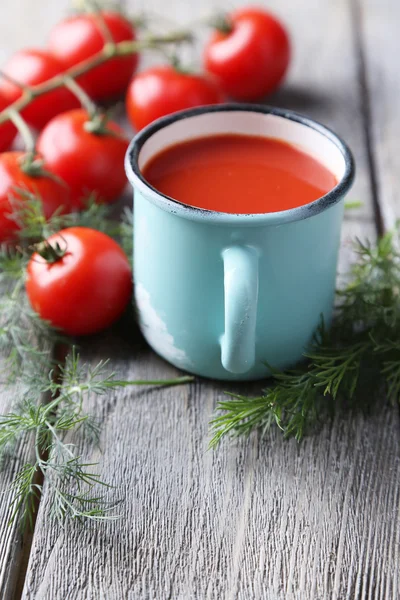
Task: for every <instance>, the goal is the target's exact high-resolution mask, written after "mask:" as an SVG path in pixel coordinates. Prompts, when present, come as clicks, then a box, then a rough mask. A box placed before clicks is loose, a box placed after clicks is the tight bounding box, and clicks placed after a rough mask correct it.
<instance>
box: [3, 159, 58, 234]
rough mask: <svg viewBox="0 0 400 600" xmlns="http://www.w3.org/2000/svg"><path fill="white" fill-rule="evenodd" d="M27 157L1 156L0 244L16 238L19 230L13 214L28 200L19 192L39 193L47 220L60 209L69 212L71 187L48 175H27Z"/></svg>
mask: <svg viewBox="0 0 400 600" xmlns="http://www.w3.org/2000/svg"><path fill="white" fill-rule="evenodd" d="M24 157H25V154H24V153H23V152H3V153H2V154H0V242H4V241H8V240H11V239H13V237H14V236H15V232H16V231H17V230H18V229H19V227H18V224H17V223H16V222H15V220H13V219H12V215H13V214H14V213H15V211H16V210H18V208H19V206H20V205H21V202H24V201H26V199H25V198H24V195H23V192H19V191H18V190H26V191H28V192H32V193H34V194H36V195H37V196H38V198H39V199H40V200H41V201H42V204H43V212H44V215H45V216H46V218H49V217H50V216H51V215H52V214H53V213H54V212H55V211H56V210H60V211H63V212H66V211H68V210H69V192H68V188H67V186H66V185H64V184H63V183H62V182H59V181H56V180H54V179H52V178H51V177H49V176H47V175H45V174H39V175H36V176H34V175H29V174H27V173H25V172H24V171H23V169H22V167H21V164H22V161H23V159H24Z"/></svg>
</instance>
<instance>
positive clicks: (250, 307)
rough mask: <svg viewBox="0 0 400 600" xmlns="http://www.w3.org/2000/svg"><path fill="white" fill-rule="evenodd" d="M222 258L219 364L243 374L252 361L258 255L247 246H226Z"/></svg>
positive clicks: (253, 360) (253, 354) (251, 364)
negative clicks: (222, 313) (222, 317)
mask: <svg viewBox="0 0 400 600" xmlns="http://www.w3.org/2000/svg"><path fill="white" fill-rule="evenodd" d="M222 258H223V261H224V290H225V333H224V334H223V335H222V337H221V362H222V366H223V367H224V368H225V369H226V370H227V371H229V372H230V373H246V372H247V371H249V370H250V369H251V367H252V366H253V365H254V363H255V351H256V317H257V301H258V254H257V251H256V250H255V248H251V247H250V246H238V245H235V246H230V247H229V248H225V250H223V252H222Z"/></svg>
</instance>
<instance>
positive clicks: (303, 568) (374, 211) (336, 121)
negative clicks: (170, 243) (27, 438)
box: [0, 0, 400, 600]
mask: <svg viewBox="0 0 400 600" xmlns="http://www.w3.org/2000/svg"><path fill="white" fill-rule="evenodd" d="M260 3H261V4H262V3H264V4H265V6H268V7H270V8H271V9H273V10H274V11H275V12H276V13H277V14H278V15H280V16H281V17H282V18H283V19H284V21H285V22H286V23H287V24H288V26H289V27H290V29H291V32H292V36H293V65H292V69H291V71H290V75H289V77H288V81H287V84H286V85H285V87H284V88H283V89H282V90H281V91H280V92H279V93H277V94H276V95H275V96H274V97H273V98H271V99H270V103H272V104H274V105H278V106H284V107H290V108H292V109H295V110H298V111H300V112H304V113H306V114H308V115H310V116H312V117H315V118H316V119H319V120H321V121H322V122H324V123H326V124H327V125H329V126H331V127H333V128H334V129H335V130H336V131H337V132H338V133H339V134H341V135H343V137H344V138H345V139H346V140H347V141H348V143H349V144H350V146H351V147H352V149H353V151H354V154H355V157H356V160H357V180H356V184H355V186H354V189H353V192H352V194H351V197H352V198H353V199H359V200H361V201H362V202H363V207H362V209H358V210H357V211H350V212H348V213H347V214H346V219H345V223H344V227H343V243H342V252H341V264H340V269H341V271H342V272H343V271H345V270H346V267H347V265H348V263H349V260H350V259H351V255H352V249H351V244H350V243H349V240H350V239H351V238H353V237H354V236H355V235H358V236H360V237H362V238H365V237H369V238H373V237H374V236H375V235H376V233H377V231H379V230H383V229H385V228H390V227H392V226H393V224H394V221H395V219H396V216H397V217H400V200H399V199H398V198H397V190H396V187H397V186H399V185H400V152H399V139H400V109H399V99H400V76H399V68H398V60H397V58H398V56H399V55H400V35H399V31H398V27H399V23H400V5H399V3H397V2H395V0H335V1H333V0H303V1H302V2H290V3H289V2H286V3H282V2H280V1H279V0H268V2H267V0H263V2H260ZM4 4H5V5H4V6H3V7H2V18H1V22H0V40H1V42H0V46H1V51H0V59H4V58H5V57H6V56H7V55H8V54H9V53H11V52H12V51H13V50H15V49H17V48H19V47H22V46H29V45H39V44H42V43H44V40H45V38H46V35H47V32H48V31H49V29H50V26H51V25H52V24H53V23H54V22H56V21H57V20H58V19H59V18H60V17H61V15H62V14H64V11H65V9H66V6H67V4H68V1H67V0H58V1H57V2H55V1H54V0H42V1H41V2H32V1H31V0H14V1H13V2H7V3H4ZM228 4H229V7H231V6H233V5H239V4H240V1H239V0H238V1H236V0H235V1H232V2H229V3H228V2H226V3H225V2H224V0H215V1H213V0H203V2H196V1H195V0H169V1H168V2H165V3H164V2H163V1H162V0H146V1H145V0H141V2H139V1H136V2H133V1H132V5H131V6H132V7H135V10H136V11H140V10H150V11H157V12H161V13H162V14H164V15H167V16H168V17H170V18H173V19H176V20H177V21H178V22H181V23H185V22H188V21H191V20H195V19H197V18H199V17H201V16H204V15H206V14H208V13H209V12H211V11H212V10H213V9H216V8H219V9H222V8H228ZM83 355H84V358H85V359H86V360H87V361H89V362H90V363H95V362H97V361H98V360H99V359H100V358H105V357H108V356H111V357H112V364H111V366H112V368H114V369H115V370H116V371H117V372H118V374H119V375H120V376H121V377H124V378H137V377H141V378H146V377H149V378H156V377H169V376H173V375H175V374H176V370H175V369H174V368H172V367H170V366H169V365H168V364H166V363H165V362H163V361H162V360H161V359H158V358H157V357H156V356H155V355H154V354H153V353H152V352H151V351H150V350H149V349H148V348H147V347H146V346H145V344H144V343H143V342H142V340H141V339H140V337H139V335H138V334H137V332H134V333H132V335H125V336H121V335H120V334H118V332H114V333H113V334H110V333H105V334H104V335H102V336H98V337H96V338H95V339H94V340H93V339H92V340H91V341H90V343H86V344H84V345H83ZM225 387H226V386H224V385H221V384H216V383H213V382H205V381H202V382H200V381H198V382H196V383H194V384H192V385H190V386H184V387H180V388H171V389H162V390H156V389H146V390H143V389H140V390H139V389H135V388H130V389H122V390H120V391H118V392H113V393H111V394H110V395H109V396H107V397H103V398H100V399H98V398H97V399H96V398H88V399H87V401H86V405H87V406H86V408H87V410H88V411H90V412H94V413H95V414H96V415H97V416H98V417H99V418H100V419H101V421H102V423H103V433H102V437H101V447H102V449H103V454H102V455H101V456H100V454H99V451H98V450H93V448H91V447H90V446H89V445H87V446H86V445H85V443H84V442H82V441H81V442H79V443H80V445H81V449H82V452H83V454H84V455H85V456H87V457H88V459H89V460H90V461H97V460H100V462H101V475H102V476H103V477H104V478H105V479H107V480H111V482H112V483H113V484H114V485H115V486H116V489H115V490H114V492H113V494H114V499H117V498H122V500H123V502H122V504H121V505H120V507H119V512H120V514H121V517H122V518H121V519H120V520H118V521H116V522H111V523H103V524H91V525H88V526H81V525H79V524H78V523H75V522H67V523H66V524H65V527H64V528H62V527H60V526H59V525H57V524H56V523H55V522H54V521H51V520H50V518H49V497H48V491H47V489H46V487H45V489H44V494H43V496H42V498H41V501H40V507H39V512H38V518H37V522H36V528H35V531H34V534H33V536H25V537H24V538H22V537H21V536H20V534H19V531H18V529H17V528H16V527H13V528H10V527H8V526H7V524H6V523H7V519H8V516H9V502H10V496H9V495H8V494H7V493H5V494H3V495H0V590H1V591H0V594H2V596H1V597H2V598H4V599H5V600H8V599H11V598H13V597H16V598H19V597H21V594H22V597H23V598H25V599H28V598H29V599H33V598H34V599H37V600H67V599H68V600H76V599H79V600H122V599H130V600H141V599H143V600H144V599H151V600H167V599H172V600H190V599H206V598H207V599H218V600H219V599H241V600H244V599H252V598H255V599H264V598H265V599H267V600H291V599H293V600H294V599H296V600H323V599H324V600H325V599H337V600H344V599H348V600H355V599H356V600H361V599H365V600H367V599H368V600H384V599H385V600H387V599H389V598H390V599H393V600H397V599H398V598H399V597H400V570H399V564H398V562H399V552H400V546H399V543H400V520H399V494H400V485H399V477H400V463H399V456H400V452H399V450H400V448H399V441H400V421H399V411H398V409H397V408H390V407H387V406H386V405H385V404H384V399H383V398H382V406H381V407H380V408H379V411H378V410H377V411H376V414H373V415H370V416H369V417H365V416H362V415H355V416H353V417H349V416H346V417H344V416H340V415H337V416H336V417H335V418H334V419H333V420H332V421H331V422H329V423H327V424H326V425H325V427H324V428H323V429H322V431H321V432H320V433H319V434H318V435H315V436H314V437H310V438H308V439H306V440H305V441H304V442H303V443H302V444H301V445H298V444H297V443H296V442H295V441H293V440H292V441H283V440H282V439H281V437H280V435H279V433H277V432H276V431H274V432H272V433H271V435H270V436H268V438H267V439H264V440H260V439H259V437H258V436H257V435H253V436H252V437H251V438H250V439H249V440H248V441H244V440H239V441H236V442H225V443H223V444H222V446H221V447H220V448H219V449H218V450H217V451H215V452H211V451H207V444H208V439H209V437H208V421H209V419H210V417H211V415H212V413H213V409H214V407H215V403H216V401H217V400H218V399H221V398H222V397H223V391H224V389H225ZM242 389H243V391H244V392H245V391H246V389H247V390H248V389H249V386H247V388H246V386H243V388H242ZM252 389H253V390H254V387H253V388H252ZM14 392H15V390H14V391H13V390H11V391H10V390H9V391H7V392H5V391H1V395H0V412H2V413H4V412H7V411H8V410H9V408H10V406H11V403H12V401H13V397H14ZM30 452H31V448H30V447H29V445H28V446H25V447H20V448H19V449H18V455H17V457H16V458H15V460H13V461H11V462H10V463H9V464H8V465H7V468H6V471H5V472H4V473H2V474H1V475H0V477H1V479H0V487H1V489H5V488H6V486H7V484H8V483H9V482H10V481H11V479H12V477H13V475H14V474H15V473H16V471H17V470H18V468H19V466H20V465H21V462H22V461H23V460H25V459H26V457H28V456H29V454H30ZM113 494H111V495H113ZM13 590H16V592H15V595H14V591H13Z"/></svg>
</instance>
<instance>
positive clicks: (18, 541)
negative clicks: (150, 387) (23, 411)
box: [0, 0, 68, 600]
mask: <svg viewBox="0 0 400 600" xmlns="http://www.w3.org/2000/svg"><path fill="white" fill-rule="evenodd" d="M67 5H68V2H67V0H59V2H57V3H52V2H46V3H41V4H40V6H38V5H35V3H31V2H25V1H22V0H20V1H17V2H12V3H6V4H5V5H4V6H3V7H2V18H1V22H0V38H1V44H0V64H1V63H3V62H4V61H5V60H6V58H7V57H8V56H9V55H10V54H11V53H12V52H14V51H15V50H17V49H19V48H22V47H26V46H31V47H32V46H39V45H41V46H43V44H44V41H45V39H46V36H47V34H48V31H49V29H50V27H51V26H52V24H53V23H55V22H56V20H57V19H59V18H60V15H61V14H62V12H63V10H65V9H66V7H67ZM3 367H4V364H2V361H1V359H0V369H2V368H3ZM19 390H20V388H19V387H18V386H14V387H9V388H6V389H5V388H4V387H3V386H2V387H0V414H6V413H7V412H9V411H10V410H12V408H13V406H14V404H15V400H16V398H17V397H18V393H19ZM31 456H32V445H31V444H30V443H28V442H25V443H21V444H19V445H18V446H17V448H16V451H15V456H13V457H11V458H10V459H9V460H7V464H6V465H5V468H4V470H2V471H0V598H2V599H3V598H4V600H9V599H10V598H12V597H13V594H14V590H15V587H16V586H18V583H19V582H18V579H19V576H20V573H21V569H22V570H23V565H24V562H25V560H26V561H27V557H26V552H29V546H30V541H31V539H30V535H25V537H23V536H22V535H21V532H20V529H19V525H18V522H15V524H14V525H13V526H9V524H8V521H9V519H10V517H11V514H12V510H11V502H12V500H13V493H12V492H11V491H9V488H10V484H11V482H12V481H13V479H14V477H15V475H16V474H17V473H18V471H19V470H20V468H21V467H22V465H23V464H24V463H26V462H28V461H29V460H30V459H31ZM20 588H21V589H22V586H20Z"/></svg>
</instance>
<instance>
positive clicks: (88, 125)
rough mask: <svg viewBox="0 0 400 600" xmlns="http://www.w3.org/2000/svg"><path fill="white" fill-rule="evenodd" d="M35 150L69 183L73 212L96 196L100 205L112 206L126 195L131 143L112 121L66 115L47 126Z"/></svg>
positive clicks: (76, 112) (81, 112) (78, 113)
mask: <svg viewBox="0 0 400 600" xmlns="http://www.w3.org/2000/svg"><path fill="white" fill-rule="evenodd" d="M36 148H37V151H38V152H39V154H40V155H41V156H43V158H44V160H45V162H46V165H47V166H48V168H49V169H50V170H51V171H52V172H53V173H55V174H56V175H58V177H60V178H61V179H63V180H64V181H65V182H66V183H67V185H68V187H69V189H70V194H71V203H72V206H73V207H74V208H83V207H84V205H85V201H87V199H88V197H89V196H90V195H91V194H93V193H94V194H95V196H96V199H97V201H99V202H113V201H114V200H117V199H118V197H119V196H120V195H121V193H122V192H123V189H124V187H125V185H126V176H125V170H124V157H125V152H126V150H127V148H128V140H127V139H126V137H125V132H124V130H123V129H122V128H121V127H119V126H118V125H117V124H116V123H114V122H113V121H108V120H105V119H104V117H102V116H100V115H98V116H97V117H96V116H95V117H90V116H89V114H88V112H87V111H86V110H84V109H77V110H72V111H69V112H66V113H63V114H61V115H58V116H57V117H54V119H52V121H50V123H48V124H47V125H46V127H45V128H44V129H43V131H42V132H41V134H40V136H39V138H38V140H37V145H36Z"/></svg>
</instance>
